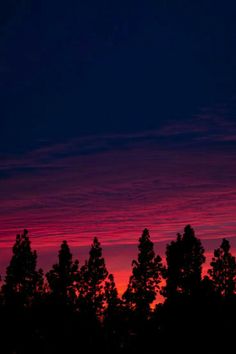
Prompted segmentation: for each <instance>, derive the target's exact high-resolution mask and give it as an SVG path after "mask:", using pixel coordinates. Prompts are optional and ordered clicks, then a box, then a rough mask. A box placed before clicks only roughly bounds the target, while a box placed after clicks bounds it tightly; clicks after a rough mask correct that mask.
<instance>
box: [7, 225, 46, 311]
mask: <svg viewBox="0 0 236 354" xmlns="http://www.w3.org/2000/svg"><path fill="white" fill-rule="evenodd" d="M12 251H13V255H12V258H11V261H10V264H9V266H8V267H7V271H6V278H5V284H4V286H3V292H4V295H5V299H6V301H7V302H8V301H10V302H11V301H13V302H17V301H18V302H19V303H21V304H22V305H28V304H30V302H31V300H32V297H33V296H34V295H35V293H36V292H37V290H38V287H39V286H40V284H42V279H43V272H42V270H41V269H40V270H39V271H38V270H37V269H36V267H37V253H36V251H32V249H31V243H30V240H29V236H28V231H27V230H24V232H23V234H18V235H17V236H16V241H15V244H14V246H13V249H12Z"/></svg>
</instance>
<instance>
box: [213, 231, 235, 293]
mask: <svg viewBox="0 0 236 354" xmlns="http://www.w3.org/2000/svg"><path fill="white" fill-rule="evenodd" d="M210 265H211V269H209V270H208V274H209V275H210V277H211V279H212V282H213V286H214V288H215V291H216V292H217V293H218V294H220V295H221V296H223V297H228V296H231V295H233V294H234V293H235V288H236V260H235V257H234V256H232V254H231V253H230V243H229V241H228V240H226V239H225V238H224V239H223V240H222V243H221V245H220V247H219V248H217V249H216V250H215V251H214V257H213V258H212V262H211V263H210Z"/></svg>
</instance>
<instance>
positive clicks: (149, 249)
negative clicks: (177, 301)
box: [123, 229, 163, 316]
mask: <svg viewBox="0 0 236 354" xmlns="http://www.w3.org/2000/svg"><path fill="white" fill-rule="evenodd" d="M138 249H139V254H138V260H133V262H132V275H131V277H130V280H129V284H128V288H127V290H126V292H125V293H124V295H123V299H124V300H125V302H126V303H127V304H128V306H129V307H130V308H131V309H133V310H135V311H136V312H138V313H140V314H144V315H145V316H146V315H147V314H148V313H149V312H150V305H151V304H152V302H153V301H154V300H155V298H156V295H157V291H158V290H159V283H160V281H161V273H162V269H163V267H162V262H161V257H160V256H158V255H157V256H155V252H154V247H153V243H152V241H151V239H150V235H149V231H148V230H147V229H144V231H143V234H142V236H141V237H140V239H139V245H138Z"/></svg>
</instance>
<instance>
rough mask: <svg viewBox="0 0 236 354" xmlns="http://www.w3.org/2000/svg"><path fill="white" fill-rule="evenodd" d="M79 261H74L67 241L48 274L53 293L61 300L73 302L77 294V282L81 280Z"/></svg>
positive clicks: (63, 243) (64, 242) (62, 245)
mask: <svg viewBox="0 0 236 354" xmlns="http://www.w3.org/2000/svg"><path fill="white" fill-rule="evenodd" d="M78 267H79V262H78V261H77V260H75V261H73V257H72V253H71V251H70V248H69V246H68V244H67V242H66V241H63V242H62V244H61V248H60V250H59V253H58V263H56V264H54V265H53V267H52V269H51V270H50V271H49V272H48V273H47V274H46V277H47V280H48V283H49V287H50V289H51V292H52V294H53V295H54V296H55V297H56V298H58V300H59V299H60V300H61V301H64V302H66V301H69V302H71V301H72V302H73V301H74V299H75V296H76V282H77V281H78V280H79V270H78Z"/></svg>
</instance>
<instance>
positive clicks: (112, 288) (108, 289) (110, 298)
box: [104, 274, 121, 314]
mask: <svg viewBox="0 0 236 354" xmlns="http://www.w3.org/2000/svg"><path fill="white" fill-rule="evenodd" d="M104 290H105V298H106V303H107V311H106V312H107V313H108V314H112V313H115V312H116V311H117V309H118V307H119V305H120V304H121V301H120V299H119V297H118V291H117V288H116V284H115V280H114V275H113V274H109V276H108V280H107V281H106V282H105V287H104Z"/></svg>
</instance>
